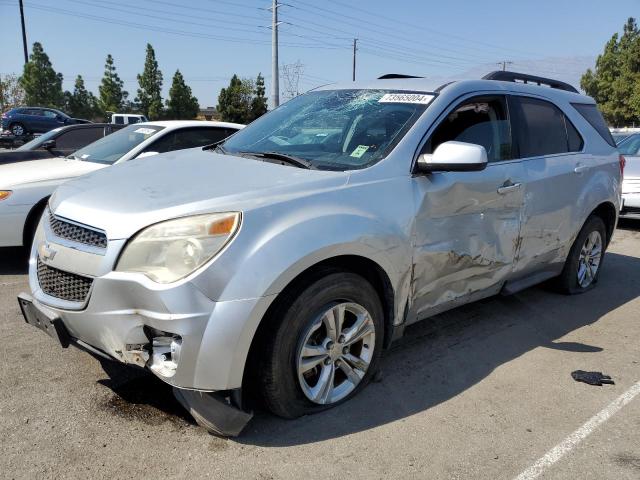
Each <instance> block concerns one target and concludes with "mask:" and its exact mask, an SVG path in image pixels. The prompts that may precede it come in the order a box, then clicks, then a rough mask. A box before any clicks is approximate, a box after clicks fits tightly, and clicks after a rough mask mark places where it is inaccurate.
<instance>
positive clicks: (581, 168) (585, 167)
mask: <svg viewBox="0 0 640 480" xmlns="http://www.w3.org/2000/svg"><path fill="white" fill-rule="evenodd" d="M587 170H589V166H588V165H578V166H577V167H576V168H574V169H573V171H574V172H575V173H582V172H586V171H587Z"/></svg>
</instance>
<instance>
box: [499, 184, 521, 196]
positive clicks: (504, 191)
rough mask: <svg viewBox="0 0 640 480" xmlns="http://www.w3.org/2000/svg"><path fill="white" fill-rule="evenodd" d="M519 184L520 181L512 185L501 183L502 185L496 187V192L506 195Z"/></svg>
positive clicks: (519, 185) (517, 187) (518, 186)
mask: <svg viewBox="0 0 640 480" xmlns="http://www.w3.org/2000/svg"><path fill="white" fill-rule="evenodd" d="M521 186H522V184H521V183H514V184H513V185H503V186H502V187H498V193H499V194H500V195H506V194H507V193H509V192H514V191H516V190H518V189H519V188H520V187H521Z"/></svg>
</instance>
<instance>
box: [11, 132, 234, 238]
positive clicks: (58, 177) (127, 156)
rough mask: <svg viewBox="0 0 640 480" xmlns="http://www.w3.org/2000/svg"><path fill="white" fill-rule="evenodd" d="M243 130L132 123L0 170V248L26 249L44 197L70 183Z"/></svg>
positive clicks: (209, 142) (43, 202) (40, 212)
mask: <svg viewBox="0 0 640 480" xmlns="http://www.w3.org/2000/svg"><path fill="white" fill-rule="evenodd" d="M243 127H244V125H240V124H237V123H226V122H203V121H196V120H193V121H186V120H171V121H164V122H145V123H136V124H133V125H129V126H128V127H125V128H123V129H122V130H119V131H118V132H115V133H112V134H111V135H109V136H106V137H104V138H101V139H100V140H98V141H96V142H93V143H91V144H89V145H87V146H86V147H84V148H82V149H80V150H78V151H76V152H75V153H74V154H73V155H70V156H68V157H59V158H51V159H46V160H34V161H27V162H18V163H11V164H7V165H0V247H18V246H23V245H24V246H29V245H30V244H31V240H32V239H33V234H34V232H35V227H36V225H37V224H38V220H40V216H41V215H42V212H43V210H44V207H45V206H46V204H47V201H48V199H49V196H51V194H52V193H53V191H54V190H55V189H56V187H58V186H59V185H60V184H62V183H63V182H65V181H67V180H69V179H71V178H75V177H79V176H81V175H84V174H86V173H89V172H93V171H94V170H98V169H101V168H105V167H108V166H110V165H114V164H118V163H122V162H126V161H129V160H132V159H135V158H142V157H148V156H151V155H156V154H158V153H164V152H170V151H173V150H180V149H184V148H193V147H200V146H204V145H209V144H212V143H215V142H218V141H220V140H223V139H224V138H226V137H228V136H229V135H232V134H233V133H235V132H236V131H238V130H240V129H241V128H243Z"/></svg>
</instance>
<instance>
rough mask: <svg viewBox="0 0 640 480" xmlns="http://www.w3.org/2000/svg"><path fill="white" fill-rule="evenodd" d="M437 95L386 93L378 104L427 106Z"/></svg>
mask: <svg viewBox="0 0 640 480" xmlns="http://www.w3.org/2000/svg"><path fill="white" fill-rule="evenodd" d="M434 97H435V95H429V94H426V93H385V94H384V95H383V96H382V98H381V99H380V100H378V103H421V104H423V105H427V104H428V103H430V102H431V100H433V98H434Z"/></svg>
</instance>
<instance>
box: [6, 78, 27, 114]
mask: <svg viewBox="0 0 640 480" xmlns="http://www.w3.org/2000/svg"><path fill="white" fill-rule="evenodd" d="M24 98H25V92H24V89H23V88H22V87H21V86H20V82H19V79H18V76H17V75H15V74H13V73H10V74H9V75H5V76H4V77H0V113H2V112H6V111H7V110H11V109H12V108H15V107H19V106H21V105H24Z"/></svg>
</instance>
